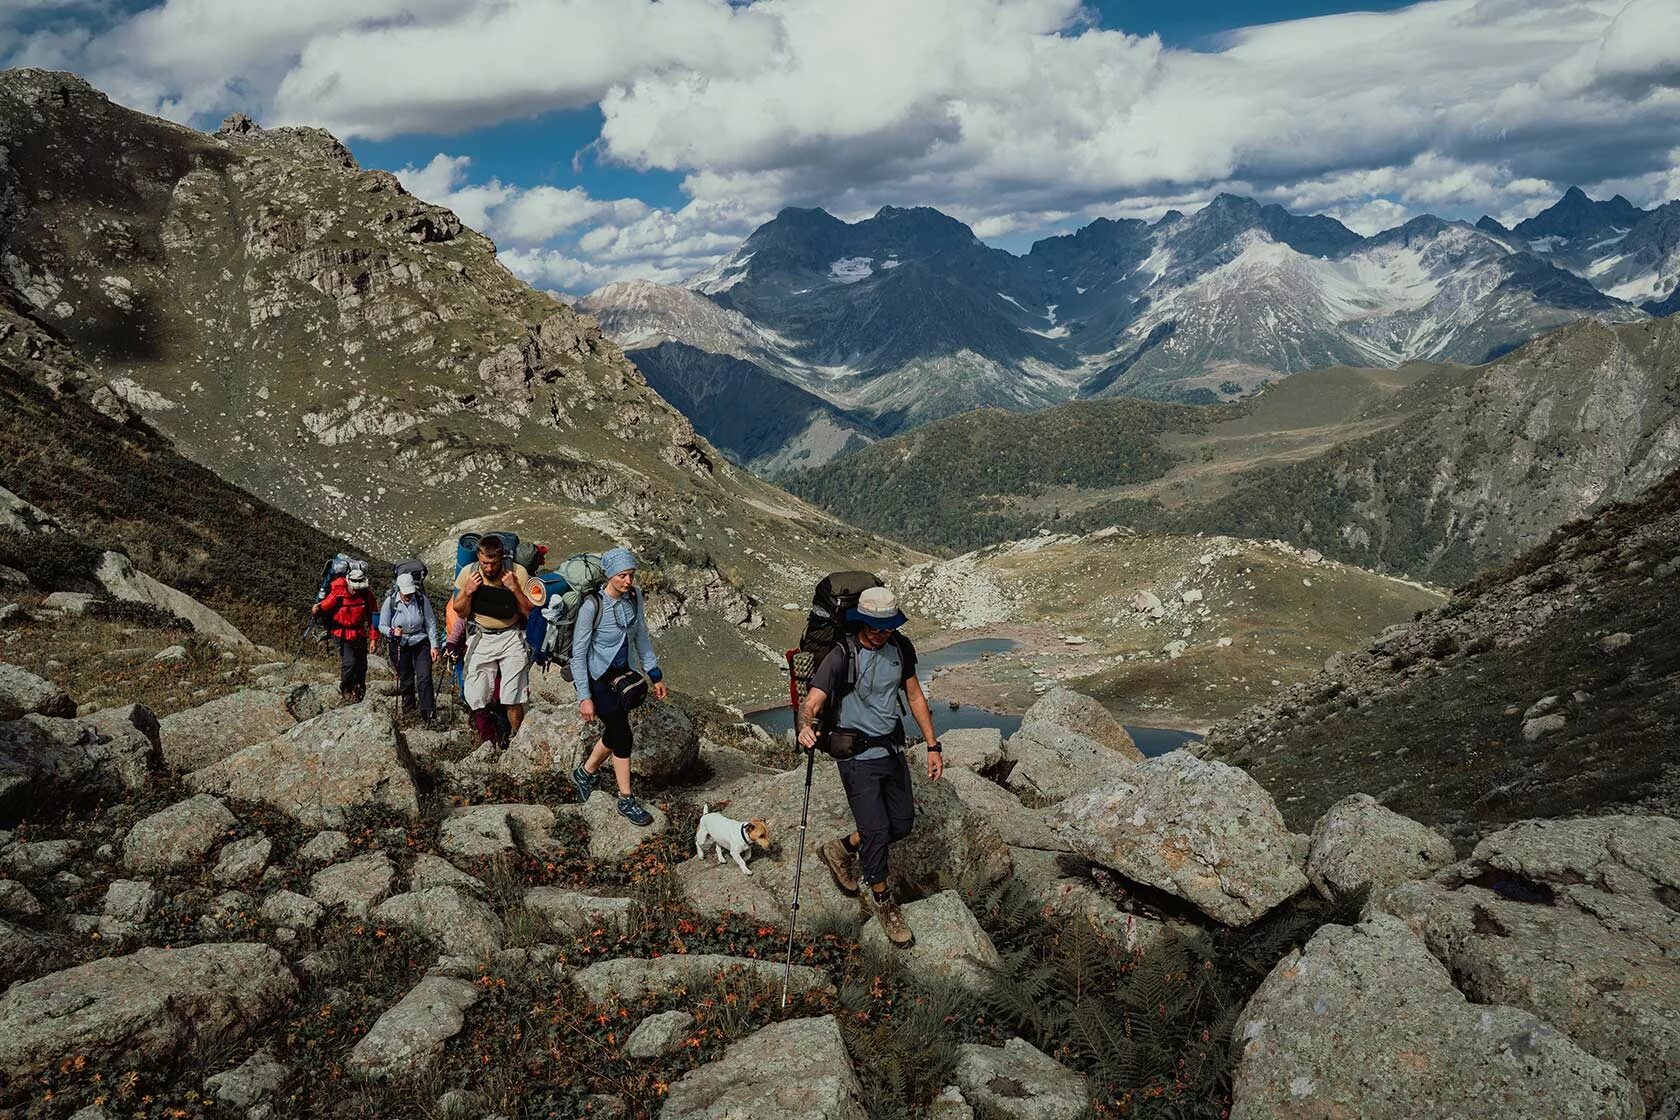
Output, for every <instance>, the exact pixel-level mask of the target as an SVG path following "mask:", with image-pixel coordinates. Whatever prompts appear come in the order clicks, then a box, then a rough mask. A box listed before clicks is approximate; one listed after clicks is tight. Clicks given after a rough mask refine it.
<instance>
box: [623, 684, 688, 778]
mask: <svg viewBox="0 0 1680 1120" xmlns="http://www.w3.org/2000/svg"><path fill="white" fill-rule="evenodd" d="M631 724H632V727H633V728H634V732H635V737H636V748H635V750H633V751H631V752H630V772H631V773H632V774H634V775H635V776H636V777H637V778H639V779H641V780H642V781H643V782H646V783H648V784H650V785H655V786H662V785H669V784H671V783H672V782H675V781H676V780H677V779H679V778H681V777H683V776H684V775H685V774H687V773H689V772H690V771H692V770H693V769H694V763H695V762H696V760H698V759H699V757H700V733H699V732H698V731H696V730H695V727H694V721H693V720H691V719H689V718H688V713H687V712H685V711H683V710H682V709H681V708H679V707H677V706H676V705H675V704H671V703H664V702H657V701H656V702H650V703H648V704H646V705H644V706H643V707H642V708H641V710H640V711H638V712H637V713H636V714H635V715H634V716H632V717H631Z"/></svg>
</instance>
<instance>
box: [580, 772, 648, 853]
mask: <svg viewBox="0 0 1680 1120" xmlns="http://www.w3.org/2000/svg"><path fill="white" fill-rule="evenodd" d="M644 808H646V809H647V811H648V813H649V814H650V815H651V816H652V817H653V823H652V824H650V825H647V826H646V827H642V826H640V825H634V824H631V823H630V822H629V821H628V820H625V819H624V815H623V814H622V813H620V812H619V811H618V794H617V793H616V792H614V791H613V790H612V789H611V786H610V784H609V788H608V789H604V790H597V791H595V793H593V794H591V795H590V798H589V800H588V801H586V802H585V803H584V804H582V805H578V804H571V805H562V806H560V812H562V813H565V814H567V815H568V816H574V817H578V818H579V819H581V820H582V821H583V822H584V825H585V827H587V828H588V829H589V858H591V859H623V858H624V857H625V856H628V855H629V854H630V853H631V852H633V851H635V850H636V849H637V848H638V847H639V846H641V845H642V844H643V843H644V842H645V841H647V840H650V839H652V838H653V837H655V836H663V835H664V834H665V828H666V826H667V825H669V824H670V818H669V817H667V816H666V815H665V810H663V809H661V808H660V807H659V806H658V805H650V804H647V803H645V802H644Z"/></svg>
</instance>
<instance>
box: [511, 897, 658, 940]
mask: <svg viewBox="0 0 1680 1120" xmlns="http://www.w3.org/2000/svg"><path fill="white" fill-rule="evenodd" d="M525 909H527V910H529V911H530V912H531V913H533V914H536V915H537V916H538V917H540V918H541V919H542V920H543V923H544V924H545V925H547V926H548V928H549V929H552V930H554V931H555V932H557V933H564V934H567V935H569V936H581V935H587V934H588V933H589V931H590V930H592V929H607V930H611V931H612V932H614V933H627V932H629V930H630V927H631V924H632V923H633V922H634V921H635V918H636V914H637V912H638V910H639V909H640V907H639V906H638V905H637V903H636V900H635V899H633V898H607V897H603V896H601V895H593V894H587V893H585V892H583V891H569V890H566V889H564V888H562V887H532V888H531V889H530V890H529V891H526V892H525Z"/></svg>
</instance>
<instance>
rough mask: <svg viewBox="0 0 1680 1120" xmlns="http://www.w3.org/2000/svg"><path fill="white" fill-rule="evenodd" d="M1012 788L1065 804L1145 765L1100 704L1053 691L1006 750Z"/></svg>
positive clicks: (1023, 719) (1032, 710)
mask: <svg viewBox="0 0 1680 1120" xmlns="http://www.w3.org/2000/svg"><path fill="white" fill-rule="evenodd" d="M1006 751H1007V754H1008V757H1009V759H1010V760H1011V761H1013V762H1014V763H1015V765H1014V767H1013V768H1012V769H1011V770H1010V772H1009V778H1008V782H1009V786H1010V788H1011V789H1014V790H1017V791H1030V792H1031V793H1033V794H1034V795H1036V796H1038V797H1041V798H1044V799H1047V800H1050V801H1061V800H1063V799H1065V798H1067V797H1071V796H1072V795H1074V794H1075V793H1078V792H1080V791H1082V790H1086V789H1089V788H1091V786H1092V785H1093V784H1100V783H1101V782H1103V781H1105V780H1107V779H1108V778H1109V777H1112V776H1116V775H1118V774H1121V773H1124V772H1125V771H1126V770H1129V769H1130V768H1131V767H1132V766H1133V765H1135V764H1136V763H1139V762H1142V761H1143V752H1141V751H1139V750H1138V749H1137V744H1135V743H1133V742H1132V737H1131V735H1130V734H1129V733H1128V732H1127V731H1126V729H1125V727H1124V726H1122V725H1121V723H1120V721H1119V720H1117V719H1115V718H1114V716H1113V715H1111V714H1110V713H1109V711H1108V709H1106V708H1104V707H1103V706H1102V705H1101V704H1100V703H1098V702H1097V701H1096V700H1093V699H1092V698H1091V697H1089V696H1083V695H1081V694H1079V693H1077V692H1074V691H1072V690H1071V689H1066V688H1054V689H1051V690H1050V691H1049V692H1048V693H1046V694H1045V695H1044V697H1043V698H1042V699H1040V700H1038V701H1037V702H1035V703H1034V704H1033V706H1032V707H1030V708H1028V709H1027V713H1026V715H1024V716H1022V717H1021V727H1020V730H1018V731H1016V732H1015V734H1014V735H1012V736H1010V738H1009V743H1008V745H1007V747H1006Z"/></svg>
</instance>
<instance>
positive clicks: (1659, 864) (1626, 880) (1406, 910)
mask: <svg viewBox="0 0 1680 1120" xmlns="http://www.w3.org/2000/svg"><path fill="white" fill-rule="evenodd" d="M1677 906H1680V822H1677V821H1675V820H1674V819H1673V818H1672V817H1662V816H1645V817H1639V816H1609V817H1593V818H1586V819H1580V820H1560V821H1525V822H1524V823H1522V824H1518V825H1514V826H1512V827H1510V828H1507V829H1505V830H1503V831H1501V832H1497V833H1494V834H1493V835H1491V836H1489V837H1488V838H1487V839H1485V840H1483V841H1482V842H1481V843H1480V844H1478V845H1477V846H1476V849H1475V851H1474V852H1473V853H1472V854H1471V856H1470V858H1469V859H1468V860H1466V861H1465V862H1463V863H1461V864H1456V865H1454V866H1453V867H1449V868H1447V869H1446V870H1444V871H1442V872H1440V873H1439V874H1437V875H1436V876H1435V877H1434V878H1433V879H1430V880H1428V881H1426V882H1413V883H1406V884H1403V885H1401V886H1399V887H1397V888H1395V889H1394V890H1393V891H1392V892H1390V893H1389V894H1388V895H1387V896H1386V897H1384V898H1381V899H1373V900H1372V907H1371V909H1372V910H1373V911H1376V912H1386V913H1389V914H1395V915H1398V916H1399V917H1400V918H1402V919H1403V920H1404V921H1405V922H1406V923H1407V924H1408V926H1410V927H1411V929H1413V930H1414V931H1416V932H1418V933H1420V934H1421V935H1422V936H1423V939H1424V942H1425V943H1426V944H1427V945H1428V947H1429V950H1430V952H1432V953H1434V954H1435V956H1437V957H1438V958H1440V960H1441V961H1442V962H1443V963H1444V964H1445V965H1446V966H1447V968H1448V970H1449V971H1450V972H1451V973H1452V975H1453V977H1454V979H1455V981H1456V982H1457V984H1458V986H1459V987H1460V988H1461V989H1463V991H1464V993H1465V994H1466V995H1467V996H1469V997H1470V998H1471V999H1473V1000H1476V1001H1477V1002H1479V1003H1500V1004H1510V1005H1512V1006H1514V1007H1520V1008H1522V1009H1524V1010H1526V1011H1529V1012H1532V1013H1533V1014H1534V1015H1537V1016H1539V1017H1540V1018H1542V1019H1544V1020H1545V1021H1546V1022H1547V1023H1550V1024H1551V1025H1552V1026H1553V1027H1556V1028H1557V1029H1558V1030H1559V1031H1562V1032H1563V1033H1564V1034H1566V1035H1567V1036H1568V1037H1569V1038H1570V1039H1571V1040H1573V1041H1574V1042H1575V1043H1576V1044H1578V1045H1579V1046H1581V1047H1582V1048H1584V1049H1586V1050H1588V1051H1590V1052H1591V1053H1593V1054H1595V1055H1597V1056H1598V1057H1600V1058H1603V1059H1606V1060H1607V1061H1610V1062H1613V1063H1615V1064H1616V1065H1617V1066H1618V1067H1619V1068H1620V1069H1621V1070H1622V1071H1623V1072H1625V1073H1626V1074H1627V1075H1628V1076H1629V1077H1630V1078H1632V1079H1633V1080H1634V1081H1635V1082H1636V1083H1637V1084H1638V1086H1639V1087H1640V1089H1641V1091H1642V1092H1643V1094H1644V1099H1645V1103H1646V1105H1647V1106H1653V1107H1654V1106H1655V1104H1656V1103H1657V1102H1658V1101H1660V1100H1662V1099H1664V1098H1665V1097H1667V1096H1670V1095H1672V1094H1674V1093H1676V1092H1680V919H1677V918H1676V907H1677Z"/></svg>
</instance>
